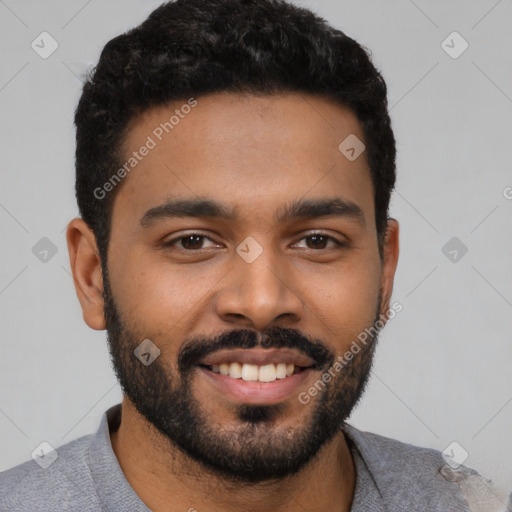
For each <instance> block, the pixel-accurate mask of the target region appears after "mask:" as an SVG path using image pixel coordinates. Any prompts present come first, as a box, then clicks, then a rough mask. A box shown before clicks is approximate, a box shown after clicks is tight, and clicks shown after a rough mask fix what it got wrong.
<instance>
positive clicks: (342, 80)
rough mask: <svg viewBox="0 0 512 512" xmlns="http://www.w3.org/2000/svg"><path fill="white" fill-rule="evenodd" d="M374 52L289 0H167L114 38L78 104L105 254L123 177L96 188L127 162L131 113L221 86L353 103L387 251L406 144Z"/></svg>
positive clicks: (86, 200)
mask: <svg viewBox="0 0 512 512" xmlns="http://www.w3.org/2000/svg"><path fill="white" fill-rule="evenodd" d="M370 56H371V53H370V52H369V50H367V49H366V48H365V47H363V46H361V45H360V44H359V43H357V42H356V41H355V40H353V39H351V38H350V37H348V36H347V35H345V34H344V33H343V32H342V31H341V30H336V29H334V28H333V27H331V26H330V25H328V24H327V22H326V21H325V20H324V19H323V18H321V17H319V16H318V15H316V14H314V13H313V12H311V11H310V10H308V9H305V8H302V7H298V6H296V5H293V4H291V3H289V2H286V1H283V0H176V1H171V2H166V3H164V4H162V5H160V6H159V7H158V8H156V9H155V10H154V11H153V12H152V13H151V14H150V15H149V16H148V18H147V19H146V20H145V21H144V22H143V23H141V24H140V25H139V26H137V27H135V28H132V29H130V30H129V31H127V32H126V33H124V34H121V35H119V36H117V37H115V38H113V39H112V40H110V41H109V42H108V43H107V44H106V45H105V47H104V48H103V51H102V52H101V56H100V59H99V62H98V64H97V65H96V67H95V68H94V69H93V70H91V71H90V72H89V73H88V75H87V77H86V81H85V83H84V86H83V91H82V95H81V97H80V100H79V103H78V106H77V108H76V111H75V125H76V155H75V156H76V159H75V162H76V198H77V202H78V207H79V211H80V215H81V217H82V218H83V220H84V221H85V222H86V223H87V225H88V226H89V228H90V229H91V230H92V231H93V233H94V235H95V238H96V242H97V244H98V250H99V252H100V257H101V259H102V261H103V262H106V260H107V247H108V242H109V238H110V231H111V217H112V215H111V214H112V205H113V202H114V198H115V194H116V193H117V192H118V191H119V188H120V186H117V187H115V189H114V190H112V192H110V193H109V194H105V197H98V194H97V193H95V191H97V190H99V189H101V187H103V185H104V184H105V183H106V182H108V181H109V180H111V179H112V176H113V175H114V174H115V173H116V172H117V171H118V170H119V168H120V167H121V166H122V165H123V162H122V161H121V158H122V145H123V142H124V140H125V137H126V135H127V133H128V126H129V123H130V121H132V120H134V119H135V118H136V117H137V115H139V114H140V113H142V112H144V111H146V110H147V109H149V108H151V107H154V106H161V105H166V104H168V103H169V102H171V101H176V100H184V99H186V98H191V97H193V98H197V97H199V96H201V95H205V94H208V93H214V92H233V93H252V94H258V95H262V94H263V95H271V94H275V93H283V92H284V93H285V92H301V93H309V94H314V95H322V96H323V97H325V98H327V99H331V100H334V101H335V102H337V103H338V104H340V105H342V106H344V107H346V108H349V109H350V110H351V111H352V112H353V113H354V114H355V115H356V116H357V119H358V121H359V122H360V124H361V126H362V129H363V133H364V138H365V140H364V143H365V145H366V150H365V152H366V158H367V161H368V165H369V167H370V172H371V178H372V183H373V187H374V198H375V222H376V227H377V235H378V241H379V252H380V255H381V257H382V247H383V242H384V239H385V231H386V227H387V221H388V208H389V201H390V197H391V192H392V190H393V188H394V185H395V179H396V171H395V154H396V148H395V139H394V135H393V131H392V129H391V121H390V118H389V114H388V105H387V97H386V92H387V91H386V84H385V81H384V79H383V78H382V76H381V74H380V73H379V71H377V69H376V68H375V67H374V65H373V64H372V62H371V58H370ZM340 142H341V141H340Z"/></svg>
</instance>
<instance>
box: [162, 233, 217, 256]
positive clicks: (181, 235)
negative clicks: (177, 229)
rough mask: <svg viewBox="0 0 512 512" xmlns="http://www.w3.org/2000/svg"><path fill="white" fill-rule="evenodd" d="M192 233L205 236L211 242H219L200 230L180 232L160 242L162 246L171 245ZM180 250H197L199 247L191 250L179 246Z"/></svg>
mask: <svg viewBox="0 0 512 512" xmlns="http://www.w3.org/2000/svg"><path fill="white" fill-rule="evenodd" d="M193 235H198V236H200V237H202V238H205V239H207V240H209V241H210V242H213V243H214V244H218V243H219V242H216V241H215V240H213V238H212V237H211V236H210V235H207V234H206V233H202V232H201V231H197V230H191V231H190V232H188V233H180V234H179V235H178V236H174V237H173V238H171V239H169V240H165V241H164V242H163V243H162V245H163V246H164V247H169V246H173V245H175V244H176V243H177V242H179V241H180V240H182V239H183V238H187V237H188V236H193ZM180 250H182V251H187V252H199V251H200V250H201V249H196V250H195V251H192V250H190V249H184V248H180Z"/></svg>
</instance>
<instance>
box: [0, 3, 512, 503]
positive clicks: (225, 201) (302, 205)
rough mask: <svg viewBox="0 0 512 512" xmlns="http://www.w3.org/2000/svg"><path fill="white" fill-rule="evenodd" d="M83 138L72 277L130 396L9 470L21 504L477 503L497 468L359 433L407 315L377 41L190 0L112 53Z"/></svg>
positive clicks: (82, 108) (288, 17) (276, 9)
mask: <svg viewBox="0 0 512 512" xmlns="http://www.w3.org/2000/svg"><path fill="white" fill-rule="evenodd" d="M75 123H76V127H77V149H76V195H77V201H78V205H79V208H80V213H81V218H77V219H73V220H72V221H71V222H70V223H69V226H68V231H67V241H68V248H69V254H70V262H71V268H72V271H73V278H74V283H75V287H76V291H77V295H78V298H79V300H80V304H81V306H82V310H83V316H84V320H85V322H86V323H87V325H89V326H90V327H91V328H93V329H98V330H102V329H107V333H108V343H109V350H110V353H111V356H112V361H113V366H114V369H115V372H116V375H117V377H118V379H119V382H120V384H121V387H122V389H123V392H124V399H123V402H122V404H121V405H118V406H115V407H113V408H111V409H109V410H108V411H107V412H106V413H105V415H104V416H103V419H102V422H101V424H100V427H99V430H98V432H97V433H96V434H95V435H91V436H86V437H82V438H80V439H77V440H75V441H72V442H71V443H68V444H67V445H65V446H62V447H60V448H58V449H57V454H58V457H57V458H56V460H55V461H54V462H53V463H51V464H50V465H48V466H47V467H44V466H45V464H42V465H38V464H36V463H35V462H34V461H30V462H27V463H25V464H23V465H20V466H18V467H16V468H13V469H11V470H9V471H7V472H5V473H3V474H2V475H1V478H0V482H1V492H0V504H1V510H24V511H26V510H30V511H38V510H41V511H42V510H52V511H57V510H80V511H85V510H109V511H142V510H155V511H170V512H174V511H186V510H188V511H190V512H191V511H199V512H201V511H208V512H216V511H241V510H242V511H251V512H252V511H254V512H255V511H262V510H265V511H266V510H277V511H282V512H287V511H292V510H294V511H295V510H307V511H312V512H313V511H321V510H322V511H325V510H336V511H339V512H347V511H353V512H359V511H381V510H387V511H392V512H395V511H401V510H403V511H412V510H414V511H422V510H424V511H427V510H428V511H469V510H477V508H474V503H476V501H475V500H476V498H474V497H473V505H472V504H471V503H470V498H469V494H470V493H469V492H467V489H468V488H469V489H472V490H474V489H476V488H477V483H478V484H480V485H481V486H482V488H483V489H484V490H485V491H486V492H487V490H489V489H492V488H491V487H490V485H488V483H487V482H486V481H485V480H483V479H482V478H481V477H479V476H478V475H477V473H476V472H475V471H473V470H471V469H469V468H465V467H463V466H460V467H456V465H455V464H451V465H450V464H446V463H445V461H444V460H443V458H442V457H441V454H440V453H438V452H436V451H434V450H430V449H424V448H418V447H413V446H411V445H406V444H403V443H400V442H398V441H394V440H391V439H386V438H384V437H381V436H378V435H375V434H370V433H365V432H361V431H359V430H358V429H356V428H355V427H353V426H351V425H349V424H347V423H346V420H347V419H348V417H349V416H350V413H351V411H352V410H353V409H354V407H355V405H356V404H357V403H358V401H359V399H360V398H361V395H362V393H363V391H364V388H365V385H366V382H367V380H368V377H369V374H370V369H371V365H372V360H373V354H374V350H375V346H376V343H377V337H378V332H379V330H380V329H381V328H382V327H383V326H384V324H385V323H386V321H387V320H388V319H389V318H390V317H392V316H393V315H394V314H396V312H397V311H399V310H400V307H401V306H400V304H399V303H393V304H392V303H391V294H392V288H393V279H394V274H395V269H396V265H397V261H398V252H399V249H398V246H399V243H398V233H399V226H398V222H397V221H396V220H395V219H392V218H389V217H388V206H389V200H390V195H391V192H392V190H393V187H394V183H395V141H394V137H393V132H392V130H391V124H390V119H389V116H388V113H387V101H386V86H385V83H384V81H383V79H382V77H381V76H380V74H379V73H378V71H377V70H376V69H375V68H374V66H373V65H372V63H371V61H370V59H369V57H368V55H367V53H366V52H365V51H364V50H363V48H362V47H361V46H360V45H358V44H357V43H356V42H355V41H354V40H352V39H350V38H349V37H347V36H346V35H345V34H343V33H342V32H340V31H338V30H334V29H332V28H330V27H329V26H328V25H327V24H326V23H325V22H324V21H323V20H322V19H320V18H318V17H317V16H315V15H314V14H313V13H311V12H309V11H307V10H305V9H302V8H298V7H296V6H293V5H291V4H288V3H285V2H281V1H272V0H244V1H237V0H178V1H177V2H173V3H167V4H164V5H162V6H161V7H159V8H158V9H156V10H155V11H154V12H153V13H152V14H151V15H150V16H149V18H148V19H147V20H146V21H145V22H144V23H142V24H141V25H140V26H139V27H136V28H134V29H132V30H130V31H129V32H127V33H126V34H123V35H121V36H119V37H116V38H115V39H113V40H112V41H110V42H109V43H108V44H107V45H106V46H105V48H104V50H103V52H102V54H101V57H100V61H99V63H98V65H97V67H96V69H95V70H94V72H93V73H92V74H91V76H90V77H89V78H88V80H87V82H86V83H85V85H84V88H83V93H82V97H81V99H80V102H79V104H78V108H77V110H76V115H75ZM463 484H464V485H463ZM467 484H469V485H467ZM473 494H475V493H473ZM483 494H485V493H483V492H480V493H477V499H478V500H480V501H481V498H482V496H483ZM487 494H490V496H491V497H488V496H487V497H486V500H487V501H485V503H487V504H489V506H495V505H496V506H500V507H501V509H503V508H504V503H502V500H501V502H498V503H496V499H495V498H494V495H493V493H492V492H491V493H487ZM493 500H494V505H493V504H492V503H491V502H493ZM478 510H480V509H478ZM482 510H483V509H482ZM489 510H491V508H489ZM492 510H494V508H493V509H492ZM495 510H499V509H498V508H495Z"/></svg>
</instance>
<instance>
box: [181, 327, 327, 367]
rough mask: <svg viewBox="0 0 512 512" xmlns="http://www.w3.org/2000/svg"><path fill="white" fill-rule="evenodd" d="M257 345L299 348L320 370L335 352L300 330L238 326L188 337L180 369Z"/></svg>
mask: <svg viewBox="0 0 512 512" xmlns="http://www.w3.org/2000/svg"><path fill="white" fill-rule="evenodd" d="M256 347H260V348H289V349H295V350H298V351H299V352H302V353H303V354H305V355H307V356H308V357H310V358H311V359H312V360H313V361H314V368H315V369H317V370H321V369H324V368H328V367H330V366H332V364H333V363H334V359H335V354H333V353H332V352H331V351H330V350H329V349H328V348H327V347H326V346H325V345H324V343H323V342H322V341H321V340H319V339H315V338H308V337H307V336H305V335H303V334H301V332H300V331H298V330H297V329H289V328H285V327H273V328H271V329H268V330H265V331H264V332H259V331H251V330H248V329H236V330H232V331H227V332H225V333H221V334H218V335H216V336H213V337H210V338H208V337H204V336H196V337H192V338H187V339H185V341H184V343H183V346H182V347H181V349H180V351H179V353H178V369H179V371H180V372H181V373H182V374H185V373H187V372H189V371H190V370H191V369H192V368H193V367H194V366H196V365H197V364H199V362H200V361H201V360H202V359H203V358H205V357H206V356H208V355H210V354H212V353H213V352H217V351H218V350H223V349H235V348H239V349H251V348H256Z"/></svg>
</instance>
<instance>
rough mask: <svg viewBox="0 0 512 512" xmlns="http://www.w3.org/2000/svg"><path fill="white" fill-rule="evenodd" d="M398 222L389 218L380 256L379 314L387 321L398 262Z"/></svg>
mask: <svg viewBox="0 0 512 512" xmlns="http://www.w3.org/2000/svg"><path fill="white" fill-rule="evenodd" d="M399 231H400V229H399V224H398V221H397V220H396V219H389V220H388V225H387V228H386V238H385V242H384V250H383V257H382V281H381V292H382V303H381V311H380V314H381V315H383V318H382V320H383V321H384V322H387V318H388V315H387V312H388V311H389V307H390V302H391V294H392V292H393V281H394V279H395V271H396V267H397V264H398V254H399Z"/></svg>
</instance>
